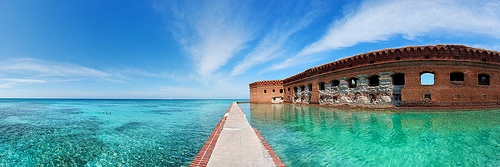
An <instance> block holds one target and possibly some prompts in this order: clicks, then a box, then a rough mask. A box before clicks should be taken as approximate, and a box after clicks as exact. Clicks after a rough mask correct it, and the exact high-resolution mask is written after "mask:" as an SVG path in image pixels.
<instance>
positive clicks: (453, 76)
mask: <svg viewBox="0 0 500 167" xmlns="http://www.w3.org/2000/svg"><path fill="white" fill-rule="evenodd" d="M464 77H465V75H464V73H463V72H452V73H450V81H464Z"/></svg>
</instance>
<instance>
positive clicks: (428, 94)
mask: <svg viewBox="0 0 500 167" xmlns="http://www.w3.org/2000/svg"><path fill="white" fill-rule="evenodd" d="M424 100H431V93H429V92H427V93H424Z"/></svg>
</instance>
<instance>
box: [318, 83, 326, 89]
mask: <svg viewBox="0 0 500 167" xmlns="http://www.w3.org/2000/svg"><path fill="white" fill-rule="evenodd" d="M318 87H319V90H325V83H324V82H320V83H318Z"/></svg>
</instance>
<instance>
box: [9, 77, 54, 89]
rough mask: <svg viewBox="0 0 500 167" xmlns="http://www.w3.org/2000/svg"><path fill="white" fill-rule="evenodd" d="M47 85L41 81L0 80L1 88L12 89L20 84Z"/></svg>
mask: <svg viewBox="0 0 500 167" xmlns="http://www.w3.org/2000/svg"><path fill="white" fill-rule="evenodd" d="M35 83H45V81H44V80H39V79H0V88H12V87H13V86H14V85H18V84H35Z"/></svg>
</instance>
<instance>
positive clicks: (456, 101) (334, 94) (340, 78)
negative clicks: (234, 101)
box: [249, 45, 500, 107]
mask: <svg viewBox="0 0 500 167" xmlns="http://www.w3.org/2000/svg"><path fill="white" fill-rule="evenodd" d="M499 54H500V52H497V51H489V50H483V49H477V48H471V47H467V46H463V45H436V46H409V47H404V48H397V49H384V50H379V51H374V52H369V53H364V54H359V55H355V56H352V57H348V58H344V59H341V60H338V61H334V62H331V63H327V64H324V65H321V66H317V67H313V68H310V69H307V70H305V71H304V72H302V73H299V74H296V75H294V76H291V77H288V78H286V79H283V80H272V81H258V82H254V83H251V84H250V85H249V86H250V102H254V103H281V102H285V103H304V104H320V105H332V106H362V107H399V106H418V107H427V106H430V107H448V106H499V105H500V55H499ZM425 77H428V78H429V79H422V78H425Z"/></svg>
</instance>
